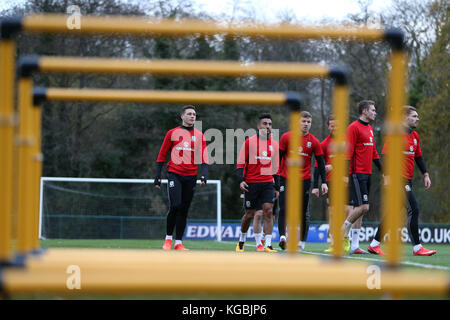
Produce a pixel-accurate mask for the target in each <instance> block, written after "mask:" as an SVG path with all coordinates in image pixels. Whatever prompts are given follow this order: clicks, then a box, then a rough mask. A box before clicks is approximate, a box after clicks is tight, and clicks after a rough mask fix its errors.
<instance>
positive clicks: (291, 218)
mask: <svg viewBox="0 0 450 320" xmlns="http://www.w3.org/2000/svg"><path fill="white" fill-rule="evenodd" d="M289 120H290V123H289V129H290V131H291V136H290V140H289V150H288V152H287V155H286V159H287V181H286V189H287V190H286V193H287V201H286V202H287V211H286V221H287V224H288V235H289V237H288V245H287V247H288V252H290V253H294V252H296V251H297V245H298V230H297V228H298V226H299V222H300V221H301V220H300V214H301V210H302V198H303V194H302V189H303V184H302V181H301V179H300V172H301V167H302V159H301V158H300V155H299V152H298V151H299V148H300V146H301V143H302V136H301V132H300V110H293V111H291V115H290V119H289Z"/></svg>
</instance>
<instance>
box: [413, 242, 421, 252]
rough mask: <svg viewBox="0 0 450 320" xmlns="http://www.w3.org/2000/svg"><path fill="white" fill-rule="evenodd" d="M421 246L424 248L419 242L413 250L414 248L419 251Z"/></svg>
mask: <svg viewBox="0 0 450 320" xmlns="http://www.w3.org/2000/svg"><path fill="white" fill-rule="evenodd" d="M420 248H422V245H421V244H420V243H419V244H416V245H415V246H414V247H413V250H414V252H417V251H418V250H420Z"/></svg>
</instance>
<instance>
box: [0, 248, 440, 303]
mask: <svg viewBox="0 0 450 320" xmlns="http://www.w3.org/2000/svg"><path fill="white" fill-rule="evenodd" d="M69 250H70V249H69ZM69 250H68V249H65V250H60V249H50V250H49V252H48V253H47V254H46V255H44V256H42V257H39V258H30V259H29V261H28V264H29V266H28V267H27V268H24V269H17V268H10V269H7V270H3V275H2V285H3V289H4V291H5V293H7V294H18V293H33V292H39V293H46V292H47V293H50V292H54V293H61V294H67V295H70V294H75V295H80V294H81V295H83V294H86V293H113V294H124V293H156V294H162V293H186V294H189V293H194V292H203V293H259V294H261V293H282V294H287V293H290V294H293V293H296V294H300V293H309V294H311V293H316V294H321V293H322V294H323V292H327V293H357V294H365V295H375V296H377V295H378V296H380V295H385V294H386V293H390V294H409V295H412V294H433V295H440V296H445V295H446V294H448V289H449V282H448V274H447V273H446V272H433V273H428V274H427V276H426V277H425V276H424V274H423V272H417V271H416V272H414V271H411V270H410V271H408V270H407V271H405V270H403V271H401V272H400V271H398V270H389V269H383V270H382V272H381V273H380V286H379V289H375V288H369V286H368V283H369V282H370V281H369V279H370V276H371V274H368V273H367V270H368V264H366V263H363V262H352V261H342V260H340V261H328V262H327V263H324V261H323V260H321V259H319V258H318V257H312V256H306V255H304V256H299V255H289V257H288V258H283V257H280V256H279V255H261V254H258V253H250V252H249V253H247V254H245V255H236V254H235V253H234V252H204V251H203V252H202V251H191V252H187V253H185V252H183V253H181V252H162V250H158V251H156V250H120V249H119V250H117V249H103V250H101V249H78V250H77V249H72V250H70V252H69ZM70 267H78V268H75V269H74V268H70ZM273 270H283V272H280V274H279V275H277V276H276V277H266V276H267V274H270V273H273ZM218 275H219V276H218ZM77 277H78V279H76V278H77ZM263 278H264V279H265V278H267V279H265V281H261V279H263ZM77 282H78V283H79V284H80V287H79V289H76V288H74V287H73V285H74V284H76V283H77Z"/></svg>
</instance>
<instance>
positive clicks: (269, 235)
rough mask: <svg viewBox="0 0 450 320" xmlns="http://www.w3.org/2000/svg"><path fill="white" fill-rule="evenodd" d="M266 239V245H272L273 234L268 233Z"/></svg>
mask: <svg viewBox="0 0 450 320" xmlns="http://www.w3.org/2000/svg"><path fill="white" fill-rule="evenodd" d="M264 240H265V243H264V246H265V247H266V248H267V247H271V246H272V235H271V234H266V235H265V237H264Z"/></svg>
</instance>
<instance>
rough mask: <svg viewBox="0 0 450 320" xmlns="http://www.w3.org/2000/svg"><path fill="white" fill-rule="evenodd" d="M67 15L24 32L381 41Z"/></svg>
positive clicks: (27, 20) (332, 30) (368, 36)
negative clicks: (71, 19) (71, 20)
mask: <svg viewBox="0 0 450 320" xmlns="http://www.w3.org/2000/svg"><path fill="white" fill-rule="evenodd" d="M67 18H68V16H66V15H61V14H36V15H28V16H26V17H24V18H23V22H22V28H23V30H24V31H27V32H39V33H43V32H44V33H70V34H98V33H114V34H116V35H119V34H122V35H123V34H132V35H136V36H149V35H152V36H155V35H164V36H184V35H192V34H198V35H217V34H228V35H235V36H248V37H261V36H263V37H266V38H272V39H323V38H331V39H352V40H363V41H377V40H384V39H385V33H384V30H378V29H372V28H367V27H354V26H350V27H342V26H326V27H324V26H320V27H303V26H296V25H289V24H280V25H266V24H254V23H249V24H245V23H241V24H227V23H217V22H207V21H199V20H181V21H175V20H158V19H150V18H145V17H125V16H82V17H80V28H73V29H69V28H67Z"/></svg>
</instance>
